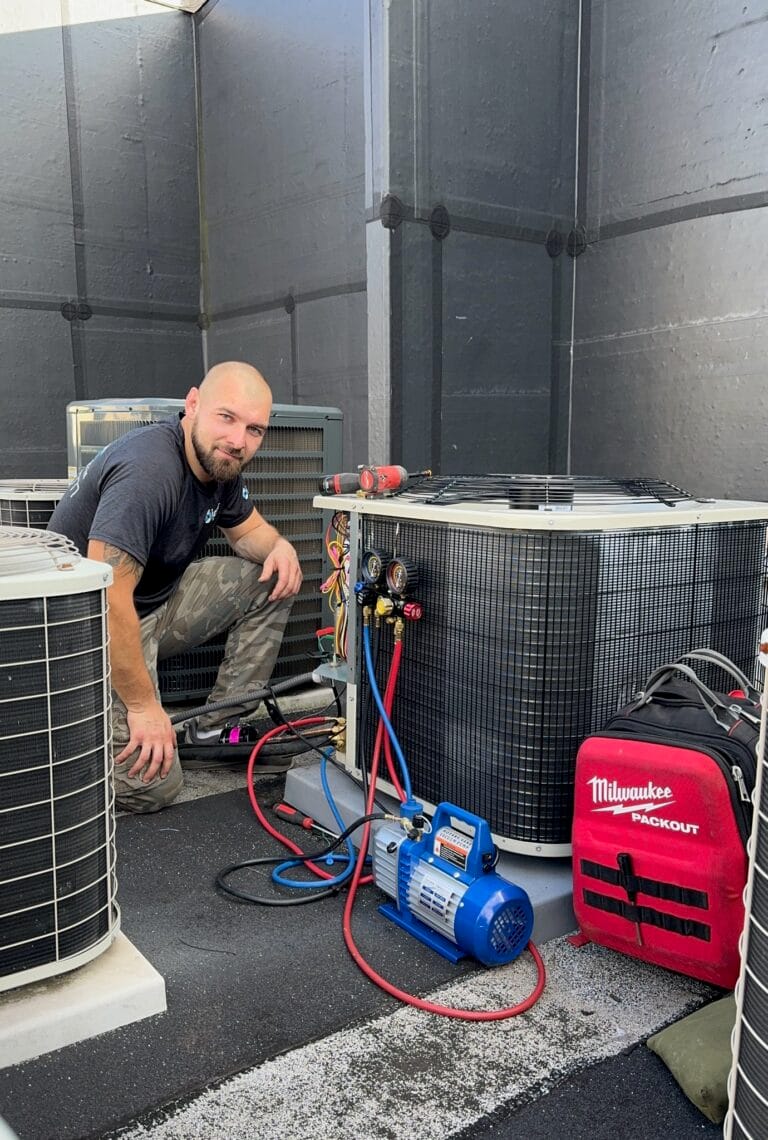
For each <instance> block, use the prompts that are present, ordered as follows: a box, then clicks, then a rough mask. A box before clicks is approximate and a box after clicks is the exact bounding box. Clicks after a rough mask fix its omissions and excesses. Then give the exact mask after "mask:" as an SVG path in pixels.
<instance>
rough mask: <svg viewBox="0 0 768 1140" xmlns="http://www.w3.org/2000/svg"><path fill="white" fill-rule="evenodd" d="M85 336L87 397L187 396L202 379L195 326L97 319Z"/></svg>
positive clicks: (114, 318) (156, 321)
mask: <svg viewBox="0 0 768 1140" xmlns="http://www.w3.org/2000/svg"><path fill="white" fill-rule="evenodd" d="M63 323H64V322H63V321H62V324H63ZM81 335H82V345H83V357H84V368H85V372H86V377H87V389H88V399H92V400H101V399H105V398H107V397H109V396H115V397H122V396H126V397H131V396H135V397H138V396H172V397H183V396H185V395H186V394H187V391H188V390H189V389H190V388H191V387H192V386H193V385H196V384H199V383H200V380H201V379H202V374H203V362H202V352H201V345H200V333H199V330H198V328H197V326H196V325H195V324H193V323H189V324H187V323H182V322H175V321H174V322H165V321H158V320H153V321H147V320H141V319H131V318H124V317H99V316H95V317H92V318H91V320H89V321H88V322H87V324H86V325H85V326H84V328H83V330H82V334H81Z"/></svg>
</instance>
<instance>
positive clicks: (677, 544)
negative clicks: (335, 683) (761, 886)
mask: <svg viewBox="0 0 768 1140" xmlns="http://www.w3.org/2000/svg"><path fill="white" fill-rule="evenodd" d="M362 525H363V533H364V545H365V546H367V547H373V548H376V549H377V550H379V551H382V552H385V555H392V554H395V555H397V556H398V557H403V558H408V559H409V560H410V561H412V562H414V563H415V564H416V565H417V567H418V570H419V580H418V585H417V587H416V589H415V593H414V597H416V598H417V600H418V601H420V602H422V603H423V606H424V617H423V619H422V620H421V621H419V622H416V623H413V624H412V625H411V624H407V626H406V631H405V642H406V644H405V650H404V653H403V657H402V664H401V667H400V673H399V678H398V686H397V698H396V701H395V705H394V727H395V729H396V731H397V734H398V736H399V738H400V740H401V742H402V743H403V746H404V750H405V753H406V757H407V759H408V763H409V767H410V771H411V775H412V778H413V790H414V794H415V795H416V797H417V798H418V799H421V800H426V801H427V802H428V803H431V804H437V803H440V802H442V801H444V800H448V801H449V802H452V803H457V804H460V805H461V806H462V807H464V808H465V809H466V810H468V811H471V812H473V813H474V814H476V815H479V816H481V817H482V818H484V819H487V820H488V822H489V823H490V825H491V830H492V831H493V832H494V833H495V834H496V835H497V836H499V837H504V838H507V839H509V840H511V841H512V845H514V844H524V845H535V846H537V847H538V846H540V845H546V846H552V845H566V847H567V845H568V844H569V843H570V828H571V819H572V799H573V773H574V764H575V757H576V752H577V750H578V747H579V745H580V743H581V741H582V740H583V739H584V737H585V736H586V735H587V734H588V733H589V732H591V731H593V730H596V729H599V728H600V727H601V726H602V724H603V723H604V722H605V721H606V719H607V718H608V716H609V715H610V714H611V713H613V712H614V711H615V710H616V709H617V708H619V707H620V706H621V705H622V704H624V703H626V702H627V701H628V700H629V699H630V698H631V696H632V695H633V693H635V692H636V691H637V690H638V689H639V688H640V686H641V685H642V683H643V681H644V680H645V679H646V677H647V676H648V675H649V674H650V673H651V671H652V670H653V669H654V668H656V666H658V665H659V664H662V663H664V662H665V661H670V660H674V659H675V658H676V657H677V656H678V655H679V654H681V653H684V652H686V651H687V650H690V649H692V648H695V647H696V646H700V645H707V646H711V647H712V648H714V649H717V650H719V651H720V652H721V653H724V654H725V655H726V656H728V657H730V658H732V659H733V660H734V661H736V662H737V663H738V664H739V665H740V666H741V667H742V669H744V671H745V672H747V673H752V672H753V662H754V652H755V644H756V643H755V637H756V631H757V630H759V628H760V622H761V620H762V618H763V603H762V599H761V586H762V563H763V550H764V543H765V523H764V522H763V521H756V522H734V523H723V524H717V525H707V526H697V525H690V526H674V527H663V528H661V527H659V528H643V527H640V528H637V529H632V530H616V531H605V532H579V531H576V532H566V531H562V530H554V531H548V530H535V531H531V530H518V529H515V528H500V527H498V528H494V527H485V526H484V527H477V528H475V527H471V526H465V525H458V524H457V525H454V524H452V523H440V522H439V521H436V522H433V521H426V520H423V521H422V520H419V521H412V520H407V519H400V520H399V521H398V520H393V519H391V518H390V517H384V516H376V515H373V514H370V515H366V516H365V519H364V522H363V524H362ZM374 637H376V635H375V633H374ZM391 646H392V638H391V634H390V633H389V631H388V630H387V629H386V627H385V632H384V633H380V634H379V636H378V672H379V676H380V678H383V677H385V676H386V672H387V669H388V666H389V663H390V661H391V652H392V650H391ZM708 679H710V680H714V681H716V683H718V684H719V683H720V681H718V680H717V679H716V678H715V677H709V675H708ZM360 684H361V686H362V695H363V699H362V700H361V701H360V703H359V706H358V707H359V710H360V712H359V714H358V717H359V722H358V723H359V727H360V736H359V745H360V749H361V751H360V755H362V756H363V757H370V756H371V755H372V752H373V745H374V738H375V732H376V723H377V721H376V716H375V706H374V705H373V702H372V700H371V699H370V692H369V687H368V684H367V679H366V676H365V670H364V669H362V667H361V671H360ZM522 849H526V850H527V849H529V847H528V846H526V847H524V848H522Z"/></svg>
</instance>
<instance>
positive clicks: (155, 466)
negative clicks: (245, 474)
mask: <svg viewBox="0 0 768 1140" xmlns="http://www.w3.org/2000/svg"><path fill="white" fill-rule="evenodd" d="M252 511H253V505H252V503H251V501H250V499H249V497H248V489H247V487H246V486H245V484H244V482H243V480H242V478H241V477H240V476H238V477H237V478H236V479H230V480H228V481H227V482H226V483H216V482H212V483H201V482H200V481H199V480H198V479H196V478H195V476H194V475H193V473H192V471H191V470H190V467H189V464H188V463H187V460H186V456H185V454H184V433H183V432H182V430H181V423H180V422H174V421H167V422H166V421H163V422H162V423H156V424H148V425H147V426H146V427H140V428H136V429H135V430H134V431H130V432H128V433H127V434H126V435H124V436H121V437H120V438H119V439H116V440H114V441H113V442H112V443H110V444H108V445H107V446H106V447H105V448H104V449H103V450H102V451H100V452H99V454H98V455H97V456H96V457H95V458H94V459H92V460H91V462H90V463H89V464H88V466H87V467H85V468H83V470H82V471H81V472H80V473H79V474H78V476H77V478H76V479H75V481H74V483H72V485H71V486H70V487H69V488H68V489H67V492H66V494H65V495H64V496H63V498H62V499H61V500H60V501H59V504H58V506H57V507H56V510H55V511H54V512H53V515H52V516H51V519H50V522H49V524H48V529H49V530H52V531H56V532H57V533H58V534H64V535H66V536H67V537H68V538H71V539H72V541H73V542H74V543H75V545H76V546H77V548H78V550H79V551H80V553H81V554H83V555H84V554H85V553H86V551H87V548H88V540H89V539H92V538H93V539H100V540H101V541H102V542H107V543H109V544H110V545H111V546H116V547H117V548H118V549H119V550H124V551H125V552H126V554H130V555H131V557H132V558H135V559H136V561H137V562H140V563H141V565H142V566H143V567H144V573H143V574H142V576H141V578H140V579H139V582H138V584H137V586H136V589H135V591H134V595H133V597H134V601H135V603H136V610H137V612H138V614H139V617H144V616H145V615H146V614H149V613H152V611H153V610H156V609H157V607H158V606H160V605H162V604H163V602H165V601H167V599H168V598H169V597H170V596H171V594H172V593H173V591H174V589H175V587H176V585H177V584H178V581H179V579H180V578H181V576H182V574H183V573H184V571H185V570H186V568H187V566H189V564H190V562H192V560H193V559H194V558H195V556H196V555H197V554H198V553H199V552H200V551H201V550H202V548H203V547H204V546H205V544H206V542H207V541H208V538H209V537H210V535H211V533H212V531H213V530H214V528H215V527H217V526H219V527H226V528H229V527H234V526H238V525H239V524H240V523H243V522H245V520H246V519H247V518H249V517H250V515H251V512H252Z"/></svg>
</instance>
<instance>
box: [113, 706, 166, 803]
mask: <svg viewBox="0 0 768 1140" xmlns="http://www.w3.org/2000/svg"><path fill="white" fill-rule="evenodd" d="M126 712H127V717H126V719H127V721H128V729H129V731H130V734H131V736H130V739H129V741H128V743H127V744H126V746H125V748H124V749H123V750H122V752H121V753H120V754H119V755H117V756H116V757H115V763H116V764H122V763H123V761H125V760H127V759H128V757H129V756H131V755H132V754H133V753H134V752H135V751H136V750H137V749H138V750H139V755H138V756H137V757H136V760H135V761H134V763H133V764H132V766H131V768H130V769H129V771H128V775H129V776H141V779H142V782H143V783H145V784H149V783H151V782H152V780H154V779H155V777H156V776H157V775H158V773H159V775H160V778H161V779H163V780H164V779H165V777H166V776H167V775H168V773H169V771H170V769H171V764H172V763H173V753H174V749H175V747H176V735H175V733H174V731H173V725H172V724H171V722H170V719H169V717H168V714H167V713H166V711H165V709H164V708H163V706H162V705H161V704H160V703H159V702H158V701H154V702H153V703H152V704H150V705H145V706H142V707H139V708H129V709H127V710H126Z"/></svg>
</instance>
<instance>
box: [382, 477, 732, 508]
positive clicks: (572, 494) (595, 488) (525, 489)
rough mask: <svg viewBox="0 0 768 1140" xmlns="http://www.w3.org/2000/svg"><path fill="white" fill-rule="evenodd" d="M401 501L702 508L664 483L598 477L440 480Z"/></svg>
mask: <svg viewBox="0 0 768 1140" xmlns="http://www.w3.org/2000/svg"><path fill="white" fill-rule="evenodd" d="M398 497H399V498H401V499H405V500H406V501H409V502H414V503H430V504H434V505H440V504H446V505H450V504H454V503H497V504H500V505H506V506H508V507H510V508H512V509H517V510H528V511H535V510H539V511H541V510H553V511H560V510H567V511H571V510H581V509H584V510H596V509H600V508H606V507H607V508H616V507H619V508H622V507H625V506H632V505H636V504H641V503H646V504H650V503H653V504H656V503H661V504H664V505H665V506H674V505H675V504H677V503H701V502H710V501H711V500H707V499H700V498H696V496H695V495H692V494H691V493H690V491H684V490H683V489H682V488H681V487H676V486H675V485H674V484H673V483H668V482H666V481H665V480H663V479H650V478H645V477H634V478H625V479H608V478H602V477H600V476H595V475H512V474H494V475H435V476H432V477H430V478H426V479H423V480H421V482H419V483H415V484H413V485H412V486H408V487H406V488H405V489H404V490H403V491H401V492H400V493H399V496H398Z"/></svg>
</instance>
